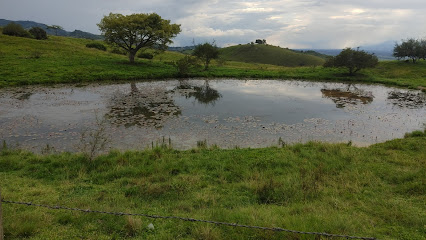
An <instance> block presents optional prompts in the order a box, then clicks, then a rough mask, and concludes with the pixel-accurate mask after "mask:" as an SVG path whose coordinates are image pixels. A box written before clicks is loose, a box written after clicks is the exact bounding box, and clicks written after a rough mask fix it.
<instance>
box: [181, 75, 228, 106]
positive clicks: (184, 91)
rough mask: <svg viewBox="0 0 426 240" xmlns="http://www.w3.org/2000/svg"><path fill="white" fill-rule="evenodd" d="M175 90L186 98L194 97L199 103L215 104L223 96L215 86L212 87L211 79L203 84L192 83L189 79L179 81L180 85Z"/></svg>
mask: <svg viewBox="0 0 426 240" xmlns="http://www.w3.org/2000/svg"><path fill="white" fill-rule="evenodd" d="M175 90H178V92H179V93H180V94H181V95H183V96H185V97H186V98H191V97H194V98H195V99H197V101H198V102H199V103H202V104H213V105H214V103H215V102H216V101H217V100H218V99H219V98H221V97H222V95H221V94H220V93H219V92H218V91H217V90H216V89H214V88H212V87H210V84H209V81H208V80H205V82H204V85H202V86H193V85H190V84H189V83H188V82H187V81H182V80H181V81H179V86H177V87H176V89H175Z"/></svg>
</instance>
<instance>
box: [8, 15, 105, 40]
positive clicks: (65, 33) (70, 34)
mask: <svg viewBox="0 0 426 240" xmlns="http://www.w3.org/2000/svg"><path fill="white" fill-rule="evenodd" d="M11 22H14V23H17V24H19V25H21V26H22V27H23V28H25V29H30V28H32V27H39V28H42V29H44V30H45V31H46V32H47V34H49V35H55V36H63V37H75V38H87V39H103V37H102V36H101V35H96V34H93V33H89V32H83V31H81V30H77V29H76V30H74V31H72V32H68V31H65V30H63V29H57V30H54V29H51V28H49V27H48V25H46V24H44V23H38V22H34V21H11V20H7V19H0V27H3V26H6V25H7V24H9V23H11Z"/></svg>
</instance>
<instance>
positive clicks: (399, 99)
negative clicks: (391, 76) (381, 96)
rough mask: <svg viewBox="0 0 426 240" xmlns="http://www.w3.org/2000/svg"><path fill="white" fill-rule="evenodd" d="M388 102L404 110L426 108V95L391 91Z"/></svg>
mask: <svg viewBox="0 0 426 240" xmlns="http://www.w3.org/2000/svg"><path fill="white" fill-rule="evenodd" d="M388 100H389V101H390V102H391V103H392V104H394V105H396V106H399V107H403V108H413V109H414V108H423V107H425V106H426V94H424V93H422V92H418V93H415V92H411V91H408V92H405V91H390V92H389V93H388Z"/></svg>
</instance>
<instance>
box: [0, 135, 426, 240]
mask: <svg viewBox="0 0 426 240" xmlns="http://www.w3.org/2000/svg"><path fill="white" fill-rule="evenodd" d="M425 145H426V132H420V131H417V132H415V133H414V134H411V136H408V137H407V138H405V139H396V140H392V141H388V142H385V143H380V144H376V145H372V146H370V147H368V148H357V147H352V146H348V145H347V144H326V143H307V144H296V145H293V146H285V147H283V148H264V149H233V150H221V149H194V150H190V151H176V150H171V149H160V148H157V149H154V150H145V151H139V152H135V151H133V152H124V153H121V152H114V151H113V152H111V153H109V154H108V155H104V156H100V157H98V158H96V159H95V160H93V161H89V160H88V159H87V158H86V157H85V156H84V155H81V154H69V153H62V154H52V155H34V154H32V153H28V152H23V151H17V150H8V149H3V150H2V151H1V152H0V180H1V181H0V183H1V188H2V195H3V197H4V198H5V199H7V200H14V201H31V202H34V203H41V204H50V205H65V206H70V207H78V208H83V209H87V208H90V209H92V210H103V211H116V212H130V213H147V214H158V215H164V216H168V215H175V216H182V217H192V218H199V219H208V220H214V221H224V222H238V223H240V224H248V225H259V226H268V227H282V228H287V229H294V230H301V231H317V232H328V233H336V234H347V235H356V236H364V237H377V238H379V239H424V237H425V236H426V232H425V228H424V220H425V217H426V214H425V213H426V209H425V205H424V203H425V200H426V199H425V181H426V177H425V176H426V174H425V167H424V166H425V163H426V162H425V160H426V148H425ZM3 214H4V216H3V221H4V229H5V234H6V239H21V238H29V239H77V238H81V239H122V238H133V239H314V237H313V236H310V235H298V234H292V233H278V232H276V233H274V232H269V231H263V230H253V229H245V228H233V227H227V226H216V225H212V224H207V223H195V222H194V223H192V222H182V221H176V220H161V219H159V220H153V219H148V218H143V217H129V216H110V215H102V214H85V213H79V212H69V211H64V210H48V209H44V208H36V207H28V206H21V205H12V204H7V203H5V204H3ZM150 223H153V225H154V227H155V229H153V230H149V229H148V228H147V226H148V225H149V224H150ZM315 239H316V238H315Z"/></svg>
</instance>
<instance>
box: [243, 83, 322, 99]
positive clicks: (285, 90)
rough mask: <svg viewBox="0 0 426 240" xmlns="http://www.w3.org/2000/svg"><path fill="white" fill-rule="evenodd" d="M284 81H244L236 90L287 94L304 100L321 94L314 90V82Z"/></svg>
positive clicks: (257, 93)
mask: <svg viewBox="0 0 426 240" xmlns="http://www.w3.org/2000/svg"><path fill="white" fill-rule="evenodd" d="M264 83H268V84H264ZM285 83H286V84H281V82H280V81H268V80H258V81H257V80H252V81H246V82H245V83H244V84H241V85H239V86H238V91H239V92H242V93H245V94H252V95H259V94H261V95H262V96H263V97H275V96H287V97H294V98H300V99H304V100H316V99H317V98H318V97H320V96H321V95H320V94H319V93H318V92H317V90H316V84H309V83H307V82H300V81H297V82H292V81H285ZM312 87H313V88H312Z"/></svg>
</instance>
